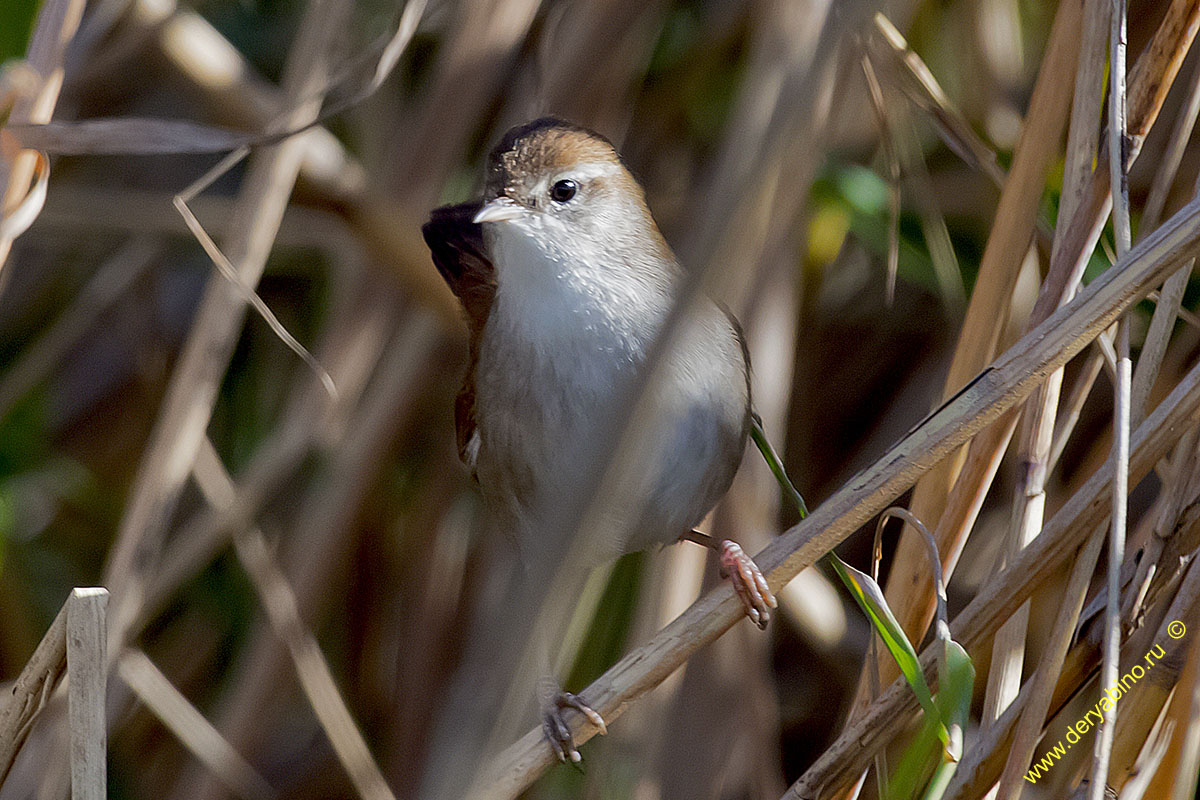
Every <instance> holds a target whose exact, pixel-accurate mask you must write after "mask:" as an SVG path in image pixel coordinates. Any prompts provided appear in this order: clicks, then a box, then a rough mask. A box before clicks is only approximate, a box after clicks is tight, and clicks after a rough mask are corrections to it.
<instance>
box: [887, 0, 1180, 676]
mask: <svg viewBox="0 0 1200 800" xmlns="http://www.w3.org/2000/svg"><path fill="white" fill-rule="evenodd" d="M1064 5H1066V4H1064ZM1062 7H1063V6H1060V11H1061V9H1062ZM1198 19H1200V3H1196V2H1194V1H1192V2H1187V1H1186V0H1174V1H1173V2H1172V3H1171V5H1170V7H1169V8H1168V9H1167V12H1166V14H1165V15H1164V18H1163V20H1162V22H1161V24H1160V25H1159V27H1158V29H1157V30H1156V31H1155V34H1154V37H1153V39H1152V40H1151V42H1150V44H1149V45H1148V46H1147V48H1146V50H1145V51H1144V52H1143V53H1142V55H1141V56H1140V57H1139V58H1138V60H1137V63H1135V65H1134V67H1133V69H1132V70H1131V71H1130V79H1129V97H1128V100H1127V104H1128V109H1129V114H1128V118H1129V126H1128V131H1129V140H1130V146H1129V151H1128V158H1129V161H1130V163H1132V160H1133V159H1134V158H1135V157H1136V155H1137V153H1138V151H1139V149H1140V147H1141V143H1142V142H1143V141H1144V140H1145V137H1146V135H1147V134H1148V132H1149V130H1150V128H1151V127H1152V126H1153V124H1154V121H1155V120H1156V119H1157V116H1158V112H1159V110H1160V109H1161V107H1162V103H1163V101H1164V100H1165V98H1166V93H1167V91H1168V90H1169V88H1170V85H1171V82H1172V81H1173V80H1174V77H1175V75H1176V74H1177V72H1178V70H1179V66H1180V64H1181V63H1182V60H1183V57H1184V55H1186V53H1187V51H1188V48H1189V47H1190V45H1191V41H1192V38H1193V37H1194V36H1195V33H1196V22H1197V20H1198ZM1052 37H1053V34H1052ZM1052 42H1053V38H1052ZM1049 57H1050V53H1048V54H1047V58H1049ZM1105 155H1107V151H1105ZM1104 160H1107V159H1104ZM1010 178H1011V173H1010ZM1110 202H1111V194H1110V193H1109V181H1108V170H1107V169H1105V168H1101V167H1098V168H1097V169H1095V170H1094V171H1093V172H1092V176H1091V179H1090V180H1089V181H1087V184H1086V188H1085V189H1084V191H1083V192H1082V193H1081V196H1080V201H1079V205H1078V207H1077V209H1076V213H1075V215H1074V217H1073V219H1072V220H1071V223H1070V224H1069V225H1068V226H1067V228H1066V230H1065V232H1062V234H1061V235H1062V237H1063V238H1062V246H1061V247H1060V248H1059V249H1058V250H1056V251H1054V252H1052V257H1051V263H1050V269H1049V272H1048V274H1047V276H1046V280H1045V281H1044V283H1043V286H1042V289H1041V292H1040V293H1039V295H1038V300H1037V302H1036V303H1035V305H1034V309H1033V311H1032V313H1031V315H1030V321H1029V324H1030V326H1031V327H1032V326H1034V325H1037V324H1039V323H1040V322H1041V321H1042V320H1045V319H1046V318H1047V317H1048V316H1049V315H1050V314H1052V313H1053V312H1054V310H1055V309H1057V308H1060V307H1061V306H1062V305H1063V303H1065V302H1066V301H1067V300H1069V298H1070V295H1069V294H1068V292H1070V291H1073V290H1074V287H1076V286H1077V285H1078V283H1079V276H1080V275H1082V273H1083V267H1084V265H1085V264H1086V262H1087V257H1088V255H1089V254H1090V253H1091V251H1092V248H1093V247H1094V246H1095V243H1096V240H1097V239H1098V237H1099V233H1100V229H1101V227H1102V224H1103V220H1104V218H1105V217H1106V216H1107V213H1108V209H1109V204H1110ZM1029 213H1032V212H1029ZM997 224H999V223H997ZM1061 227H1062V226H1061V225H1060V229H1061ZM993 235H995V234H994V233H993ZM1056 235H1057V234H1056ZM985 261H986V252H985ZM981 278H982V272H981ZM978 291H979V284H978V283H977V284H976V292H978ZM972 299H973V300H974V298H972ZM969 314H970V312H969V310H968V315H969ZM966 336H967V331H966V329H965V328H964V337H966ZM1010 424H1011V422H1010ZM1007 441H1008V436H1007V435H1006V432H1005V431H1004V430H1003V429H1000V426H995V429H993V430H992V431H989V432H987V433H985V434H984V435H983V436H979V437H976V439H975V440H974V441H973V442H972V443H971V448H970V449H971V450H974V451H976V452H975V453H974V454H972V455H970V456H969V458H970V460H971V461H972V462H973V463H975V464H978V465H981V467H982V468H983V469H984V471H982V472H980V473H978V474H973V475H971V474H967V473H966V472H961V473H960V474H959V476H958V481H957V483H956V484H955V485H954V488H953V492H952V496H953V495H955V494H958V495H963V494H965V495H966V496H967V497H968V498H969V499H972V498H973V502H970V501H961V500H960V501H958V502H957V503H956V508H960V509H964V510H966V511H968V512H970V511H972V510H976V511H977V510H978V508H979V507H980V505H981V504H982V495H983V494H985V493H986V489H987V488H988V485H989V484H990V481H991V477H992V476H991V475H989V474H987V471H986V468H988V467H991V466H992V465H994V464H996V463H998V460H999V458H1000V453H998V452H995V451H997V450H1002V449H1003V448H1004V447H1006V446H1007ZM920 496H921V489H920V487H918V489H917V491H915V492H914V501H915V500H918V499H920ZM910 505H912V504H910ZM945 517H946V515H945V514H943V516H942V519H940V520H939V523H938V531H939V532H938V533H937V534H936V535H937V536H938V537H939V546H940V551H941V552H943V553H947V552H949V553H956V552H958V550H959V548H960V547H961V544H962V542H961V537H964V536H965V535H966V534H967V532H968V531H969V530H970V527H971V525H972V524H973V522H974V519H973V517H970V516H968V517H964V518H961V519H954V520H949V521H948V520H946V519H945ZM943 529H944V530H946V531H948V532H949V533H952V534H953V536H949V537H948V538H949V541H947V542H943V540H942V539H941V537H942V535H943V534H942V532H941V531H942V530H943ZM904 542H905V540H904V538H903V537H902V538H901V542H900V549H898V550H897V558H899V556H900V553H901V549H902V548H903V547H904ZM943 544H944V545H945V546H942V545H943ZM897 563H900V562H899V561H898V562H897ZM905 563H910V562H905ZM894 570H895V567H893V571H894ZM900 574H901V575H903V576H906V577H905V579H904V584H905V585H909V586H911V585H912V584H913V582H914V581H918V580H919V573H915V574H914V573H910V572H908V571H907V570H905V571H902V572H901V573H900ZM909 575H912V577H911V578H909V577H908V576H909ZM926 580H927V579H926ZM889 584H890V580H889ZM914 596H915V595H914ZM929 597H930V595H929V594H928V593H927V594H926V595H925V600H923V601H921V600H919V598H918V600H917V601H919V602H925V603H926V608H928V607H929V606H928V603H929ZM893 608H894V606H893ZM907 613H908V612H905V611H897V614H898V615H901V614H907ZM929 613H931V612H929V611H926V612H925V618H926V619H927V618H928V615H929ZM898 618H899V619H901V620H907V616H898ZM923 630H924V626H922V627H921V628H920V629H919V630H917V632H916V637H917V638H919V634H920V632H921V631H923ZM913 635H914V634H913V633H912V632H910V637H911V636H913ZM882 666H883V665H881V669H882ZM888 674H894V673H888Z"/></svg>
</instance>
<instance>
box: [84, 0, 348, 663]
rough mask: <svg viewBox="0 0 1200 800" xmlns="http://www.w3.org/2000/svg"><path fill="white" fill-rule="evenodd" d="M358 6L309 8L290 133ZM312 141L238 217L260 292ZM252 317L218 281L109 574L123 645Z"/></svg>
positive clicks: (236, 251) (254, 168)
mask: <svg viewBox="0 0 1200 800" xmlns="http://www.w3.org/2000/svg"><path fill="white" fill-rule="evenodd" d="M348 10H349V5H348V3H346V2H344V0H311V2H310V3H309V5H308V8H307V10H306V11H305V14H304V19H303V21H302V23H301V27H300V31H299V33H298V34H297V39H296V42H295V44H294V46H293V48H292V52H291V55H290V57H289V60H288V63H287V65H286V67H285V70H284V78H283V89H284V96H285V98H286V104H287V105H288V106H289V107H291V108H292V109H293V110H292V111H291V113H289V114H288V115H287V118H286V122H285V124H286V125H287V126H288V127H289V128H290V127H299V126H301V125H304V124H306V123H309V122H311V121H313V120H314V119H316V117H317V115H318V113H319V112H320V105H321V101H320V95H319V92H321V91H322V89H323V88H324V87H325V86H326V84H327V81H328V77H329V58H330V56H331V53H330V48H331V47H332V45H333V42H334V41H335V39H336V36H337V34H336V32H337V31H338V30H339V29H340V27H341V25H340V20H342V19H343V18H344V16H345V14H347V13H348ZM303 138H304V137H303V136H299V137H293V138H292V139H289V140H288V141H285V142H282V143H281V144H278V145H273V146H270V147H267V148H264V149H263V150H261V151H259V152H257V153H255V154H254V155H253V156H252V157H251V160H250V166H249V168H248V172H247V175H246V178H245V182H244V183H243V186H242V189H241V191H240V193H239V196H238V206H237V211H236V212H235V216H236V217H237V218H239V219H242V220H244V225H243V226H242V227H240V228H238V229H237V230H235V232H234V235H233V236H232V238H231V239H230V240H228V241H226V242H225V247H224V252H225V253H226V255H227V256H228V258H229V261H230V262H231V263H233V264H234V265H236V267H237V270H238V276H239V278H240V280H241V283H242V284H243V285H245V286H250V287H253V286H255V285H256V284H257V283H258V279H259V277H260V276H261V275H262V271H263V269H264V267H265V266H266V260H267V256H268V254H269V253H270V250H271V245H272V241H273V240H274V236H275V232H276V230H277V229H278V227H279V222H280V220H281V219H282V216H283V210H284V208H285V207H286V205H287V202H288V198H289V196H290V194H291V191H292V186H293V184H294V182H295V179H296V175H297V173H298V171H299V165H300V160H301V158H302V156H303V153H304V144H303ZM245 313H246V308H245V305H244V303H243V299H242V294H241V292H240V291H238V289H237V288H235V287H234V286H232V285H231V284H230V283H229V282H228V281H226V280H225V279H224V278H222V277H219V276H216V275H214V276H213V277H212V278H210V280H209V284H208V287H207V288H206V290H205V294H204V298H203V300H202V301H201V304H200V308H199V309H198V311H197V312H196V317H195V321H194V322H193V325H192V329H191V331H190V333H189V335H188V339H187V342H186V343H185V345H184V349H183V352H182V353H181V355H180V357H179V363H178V365H177V366H176V368H175V371H174V373H173V375H172V378H171V381H170V384H169V385H168V388H167V394H166V397H165V398H164V400H163V404H162V409H161V411H160V412H159V416H158V419H157V420H156V422H155V426H154V430H153V432H152V434H151V439H150V443H149V444H148V445H147V448H146V453H145V456H144V457H143V460H142V463H141V465H140V466H139V469H138V473H137V477H136V478H135V480H134V484H133V489H132V492H131V497H130V500H129V503H128V505H127V508H126V512H125V514H124V516H123V518H122V520H121V524H120V527H119V529H118V533H117V538H116V541H115V543H114V545H113V548H112V551H111V553H110V556H109V561H108V564H107V566H106V569H105V573H104V574H105V580H106V583H108V584H109V585H112V586H113V587H114V589H115V590H116V593H115V600H114V603H113V605H114V609H113V621H112V626H111V628H110V634H111V635H112V636H113V641H114V642H116V643H123V642H124V638H125V635H126V633H127V630H128V627H129V625H130V623H131V622H132V620H133V619H134V617H136V616H137V613H138V609H139V607H140V605H141V602H142V598H141V597H139V596H137V595H126V594H125V593H124V592H122V591H121V589H122V588H123V586H122V585H121V583H123V582H124V581H126V580H128V576H132V575H135V574H138V573H142V572H149V571H152V569H153V567H154V565H155V563H156V562H157V559H158V554H159V549H160V547H161V544H162V537H163V535H164V533H165V531H166V526H167V525H168V523H169V521H170V517H171V516H172V514H173V513H174V510H175V506H176V504H177V502H178V499H179V494H180V492H181V490H182V489H183V485H184V483H185V481H186V480H187V477H188V474H189V473H190V472H191V467H192V462H193V460H194V459H195V455H196V453H197V452H198V451H199V448H200V446H201V442H202V441H203V439H204V433H205V429H206V427H207V425H208V421H209V418H210V417H211V415H212V409H213V406H214V404H215V402H216V396H217V389H218V388H219V385H220V377H221V375H222V374H224V372H225V370H226V367H227V366H228V362H229V358H230V357H231V355H232V353H233V347H234V345H235V344H236V342H237V337H238V334H239V332H240V330H241V326H242V321H243V319H244V318H245ZM118 576H121V580H120V581H118V580H117V579H118ZM135 585H137V584H136V582H135Z"/></svg>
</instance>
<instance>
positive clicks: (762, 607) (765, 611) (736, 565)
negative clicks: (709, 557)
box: [679, 530, 779, 630]
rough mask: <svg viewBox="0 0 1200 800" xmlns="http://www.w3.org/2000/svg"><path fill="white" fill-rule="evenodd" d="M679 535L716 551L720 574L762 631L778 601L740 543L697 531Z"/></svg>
mask: <svg viewBox="0 0 1200 800" xmlns="http://www.w3.org/2000/svg"><path fill="white" fill-rule="evenodd" d="M679 538H680V540H686V541H689V542H695V543H696V544H702V545H704V546H705V547H707V548H708V549H710V550H712V551H713V552H714V553H716V554H717V563H718V564H720V569H721V576H722V577H725V578H729V580H730V581H731V582H732V583H733V588H734V591H736V592H737V595H738V597H739V598H741V601H742V605H743V606H745V608H746V616H747V617H749V618H750V621H751V622H753V623H754V624H755V625H757V626H758V627H759V629H761V630H766V627H767V623H768V622H770V620H771V609H772V608H775V607H776V606H778V605H779V604H778V603H777V602H776V601H775V595H773V594H771V587H770V586H768V585H767V579H766V578H764V577H763V574H762V571H761V570H759V568H758V565H756V564H755V563H754V559H752V558H751V557H750V556H748V555H746V553H745V552H744V551H743V550H742V548H741V546H740V545H738V543H737V542H735V541H733V540H732V539H721V540H717V539H715V538H713V537H712V536H709V535H708V534H707V533H701V532H700V531H697V530H690V531H688V532H687V533H685V534H684V535H683V536H680V537H679Z"/></svg>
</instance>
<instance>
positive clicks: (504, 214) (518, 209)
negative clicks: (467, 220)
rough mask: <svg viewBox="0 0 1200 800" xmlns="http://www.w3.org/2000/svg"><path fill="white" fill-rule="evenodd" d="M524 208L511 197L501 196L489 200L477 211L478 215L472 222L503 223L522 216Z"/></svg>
mask: <svg viewBox="0 0 1200 800" xmlns="http://www.w3.org/2000/svg"><path fill="white" fill-rule="evenodd" d="M524 214H525V207H524V206H522V205H521V204H520V203H518V202H517V201H516V200H513V199H512V198H511V197H505V196H504V195H501V196H500V197H497V198H496V199H495V200H490V201H488V202H487V203H485V204H484V206H483V208H481V209H479V213H477V214H476V215H475V218H474V219H473V220H471V221H472V222H476V223H479V222H504V221H506V220H510V219H517V218H518V217H521V216H524Z"/></svg>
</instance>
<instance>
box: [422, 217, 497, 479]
mask: <svg viewBox="0 0 1200 800" xmlns="http://www.w3.org/2000/svg"><path fill="white" fill-rule="evenodd" d="M481 205H482V204H481V203H480V202H478V201H476V202H473V203H461V204H459V205H456V206H444V207H442V208H435V209H434V210H433V211H432V212H431V213H430V215H429V222H426V223H425V224H424V225H423V226H422V227H421V233H422V234H423V235H424V237H425V243H426V244H427V245H429V252H430V254H432V256H433V263H434V265H435V266H436V267H437V269H438V272H439V273H441V276H442V279H443V280H445V281H446V285H447V286H449V287H450V291H452V292H454V296H455V297H457V298H458V301H459V303H461V304H462V307H463V310H464V311H465V312H466V314H467V330H468V332H469V334H470V363H469V366H468V367H467V374H466V376H465V377H464V378H463V385H462V388H461V389H460V390H459V392H458V397H457V398H455V401H454V427H455V429H456V431H457V434H458V437H457V438H458V455H459V457H460V458H462V460H463V461H464V462H465V463H466V464H467V466H469V467H470V468H471V471H472V472H474V470H475V454H476V452H477V448H478V444H477V443H476V442H475V441H474V440H475V436H476V432H475V364H476V363H477V362H478V360H479V337H480V335H481V334H482V333H483V325H484V323H485V322H487V318H488V313H489V312H490V311H491V310H492V301H493V300H494V299H495V297H496V270H495V267H493V266H492V262H491V259H489V258H488V256H487V249H486V247H485V246H484V243H483V228H482V226H480V225H477V224H476V223H474V222H472V221H471V220H472V219H473V218H474V217H475V214H476V213H477V212H478V211H479V209H480V207H481Z"/></svg>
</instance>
